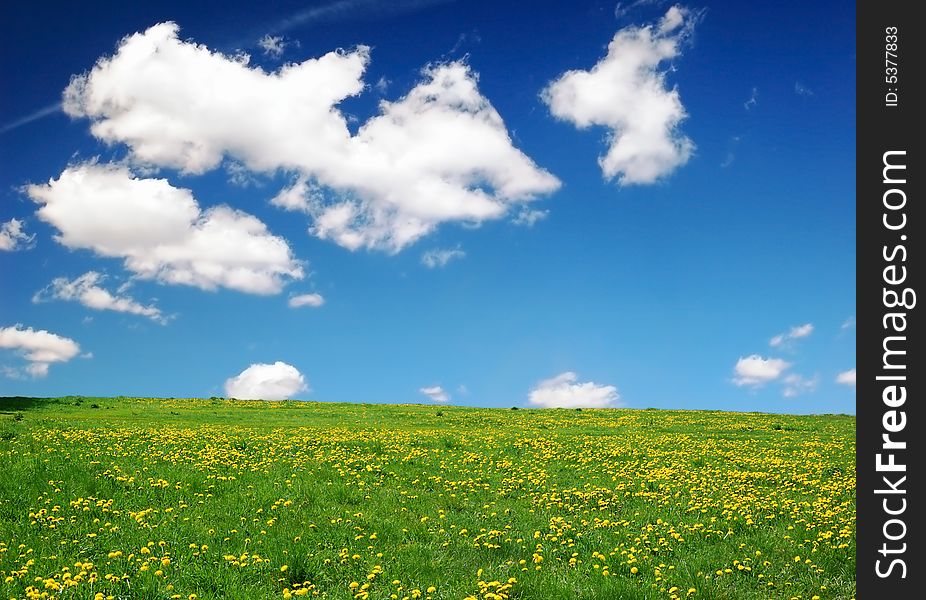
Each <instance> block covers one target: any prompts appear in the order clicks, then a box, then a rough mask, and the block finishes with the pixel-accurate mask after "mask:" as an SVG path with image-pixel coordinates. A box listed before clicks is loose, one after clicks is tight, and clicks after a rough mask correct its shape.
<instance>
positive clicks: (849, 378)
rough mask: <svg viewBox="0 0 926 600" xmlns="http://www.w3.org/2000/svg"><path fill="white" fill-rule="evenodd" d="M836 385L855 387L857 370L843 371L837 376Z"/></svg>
mask: <svg viewBox="0 0 926 600" xmlns="http://www.w3.org/2000/svg"><path fill="white" fill-rule="evenodd" d="M836 383H841V384H843V385H851V386H853V387H855V368H852V369H849V370H848V371H843V372H842V373H840V374H838V375H837V376H836Z"/></svg>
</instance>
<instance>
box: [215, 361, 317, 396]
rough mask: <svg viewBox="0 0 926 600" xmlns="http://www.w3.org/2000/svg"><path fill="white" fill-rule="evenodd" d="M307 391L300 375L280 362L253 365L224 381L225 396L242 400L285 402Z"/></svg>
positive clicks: (306, 386) (303, 378)
mask: <svg viewBox="0 0 926 600" xmlns="http://www.w3.org/2000/svg"><path fill="white" fill-rule="evenodd" d="M307 391H309V386H308V384H307V383H306V380H305V377H304V376H303V375H302V373H300V372H299V370H298V369H296V367H294V366H292V365H288V364H286V363H285V362H281V361H276V362H275V363H273V364H272V365H270V364H262V363H259V364H253V365H251V366H250V367H248V368H247V369H245V370H244V371H242V372H241V373H239V374H238V375H236V376H235V377H232V378H230V379H227V380H226V381H225V395H226V396H228V397H229V398H240V399H243V400H286V399H288V398H292V397H293V396H295V395H296V394H298V393H300V392H307Z"/></svg>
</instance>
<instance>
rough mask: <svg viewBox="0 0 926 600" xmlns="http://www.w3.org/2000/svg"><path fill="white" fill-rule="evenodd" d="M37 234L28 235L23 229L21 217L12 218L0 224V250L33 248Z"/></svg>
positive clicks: (10, 250) (9, 250)
mask: <svg viewBox="0 0 926 600" xmlns="http://www.w3.org/2000/svg"><path fill="white" fill-rule="evenodd" d="M34 240H35V234H34V233H33V234H32V235H28V234H27V233H26V232H25V231H23V222H22V221H20V220H19V219H10V220H9V221H7V222H6V223H2V224H0V250H4V251H6V252H12V251H13V250H20V249H22V248H31V247H32V246H33V241H34Z"/></svg>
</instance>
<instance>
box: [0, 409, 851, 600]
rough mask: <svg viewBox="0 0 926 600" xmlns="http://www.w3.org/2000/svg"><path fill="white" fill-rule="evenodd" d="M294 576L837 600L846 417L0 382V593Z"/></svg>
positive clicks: (383, 594) (255, 590)
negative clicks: (141, 395)
mask: <svg viewBox="0 0 926 600" xmlns="http://www.w3.org/2000/svg"><path fill="white" fill-rule="evenodd" d="M143 548H144V550H143ZM165 559H166V560H165ZM168 561H169V562H168ZM284 566H285V569H283V567H284ZM281 569H282V570H281ZM605 572H606V573H607V575H605V574H604V573H605ZM718 572H719V574H718ZM394 581H398V582H399V583H393V582H394ZM509 581H510V583H509ZM352 586H353V587H352ZM364 586H366V587H364ZM431 588H433V590H432V591H430V592H429V591H428V590H429V589H431ZM300 590H306V591H305V592H301V591H300ZM689 590H695V591H693V592H691V593H690V594H689ZM297 592H299V593H300V594H302V593H304V594H306V595H307V597H313V596H315V597H323V598H332V599H335V598H338V599H341V598H343V599H347V598H370V599H373V598H398V599H401V598H406V597H407V598H409V599H412V598H416V597H418V595H419V594H420V597H421V598H432V599H433V600H437V599H449V598H460V599H462V598H465V597H467V596H473V597H476V598H479V599H480V600H485V599H492V598H505V597H509V598H538V599H543V600H547V599H550V600H555V599H574V598H588V599H592V598H603V599H610V598H641V599H650V598H672V597H673V596H674V597H678V598H694V599H702V598H703V599H717V600H720V599H740V598H747V599H748V598H801V599H807V600H811V599H812V598H813V597H815V596H819V597H820V598H821V599H822V598H841V599H848V598H854V596H855V418H854V417H848V416H841V415H825V416H785V415H767V414H754V413H750V414H738V413H721V412H693V411H653V410H644V411H641V410H582V411H573V410H517V411H515V410H503V409H474V408H464V407H453V406H441V407H435V406H412V405H363V404H320V403H299V402H279V403H264V402H240V401H227V400H220V399H211V400H188V399H182V400H178V399H167V400H156V399H137V398H77V397H69V398H58V399H26V398H6V399H0V593H2V594H5V595H4V596H3V597H4V598H24V597H29V594H32V595H33V597H41V594H42V593H47V595H48V596H47V597H61V598H93V597H94V596H95V595H96V594H97V593H102V594H103V596H102V597H109V596H111V597H113V598H172V597H174V598H184V599H188V598H189V597H190V595H191V594H195V595H196V597H197V598H199V599H213V598H214V599H239V598H240V599H259V598H283V597H287V595H288V594H296V593H297Z"/></svg>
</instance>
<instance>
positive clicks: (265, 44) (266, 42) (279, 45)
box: [257, 33, 289, 58]
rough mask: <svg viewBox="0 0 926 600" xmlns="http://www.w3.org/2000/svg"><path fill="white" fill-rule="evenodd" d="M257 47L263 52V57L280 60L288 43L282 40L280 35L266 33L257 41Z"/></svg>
mask: <svg viewBox="0 0 926 600" xmlns="http://www.w3.org/2000/svg"><path fill="white" fill-rule="evenodd" d="M257 45H258V46H259V47H260V49H261V50H263V51H264V54H265V55H267V56H271V57H273V58H280V57H281V56H283V51H284V50H286V46H288V45H289V43H288V42H287V41H286V40H284V39H283V36H282V35H270V34H269V33H268V34H267V35H265V36H264V37H262V38H260V39H259V40H258V41H257Z"/></svg>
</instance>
